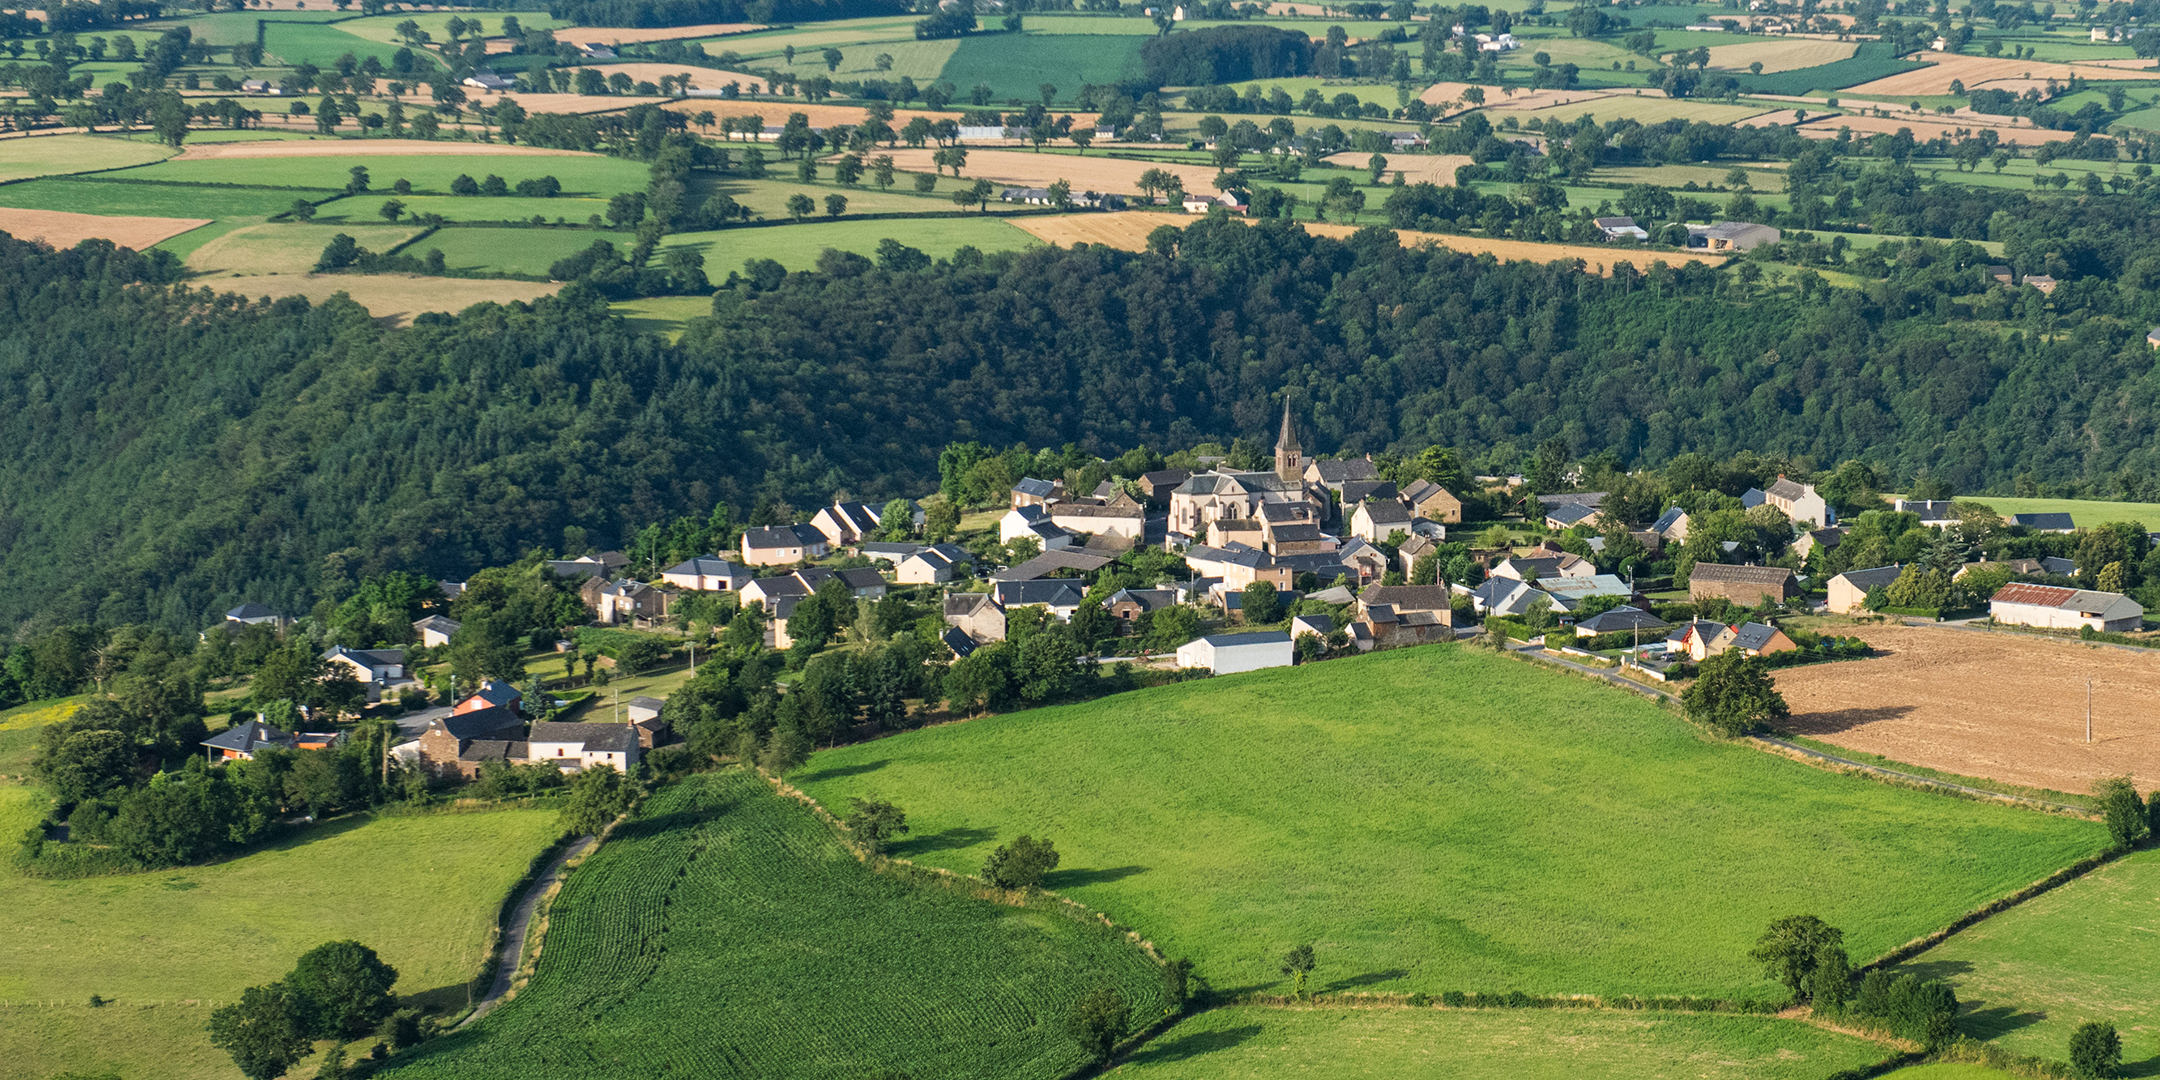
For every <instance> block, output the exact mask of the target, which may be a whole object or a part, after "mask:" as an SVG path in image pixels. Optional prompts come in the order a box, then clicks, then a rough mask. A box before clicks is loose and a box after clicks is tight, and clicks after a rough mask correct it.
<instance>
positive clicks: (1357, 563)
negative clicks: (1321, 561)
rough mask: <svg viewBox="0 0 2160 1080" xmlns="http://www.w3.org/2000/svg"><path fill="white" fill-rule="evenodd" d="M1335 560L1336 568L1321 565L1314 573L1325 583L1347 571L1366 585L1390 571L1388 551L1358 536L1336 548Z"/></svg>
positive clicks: (1278, 560) (1357, 581) (1358, 582)
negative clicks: (1331, 568)
mask: <svg viewBox="0 0 2160 1080" xmlns="http://www.w3.org/2000/svg"><path fill="white" fill-rule="evenodd" d="M1275 561H1276V562H1277V563H1281V562H1284V561H1285V560H1283V559H1281V558H1278V559H1276V560H1275ZM1334 561H1335V564H1336V569H1334V570H1328V569H1327V568H1325V567H1320V568H1316V569H1315V570H1314V571H1313V574H1314V575H1315V576H1317V577H1318V578H1319V579H1320V580H1321V581H1322V582H1323V583H1325V582H1330V581H1334V580H1335V579H1337V578H1339V577H1341V576H1343V574H1344V573H1345V572H1347V573H1348V574H1349V575H1350V579H1351V580H1352V581H1354V582H1356V583H1357V584H1359V585H1366V584H1370V583H1372V582H1375V581H1378V580H1380V579H1381V578H1382V577H1385V576H1386V575H1387V572H1388V562H1387V553H1386V552H1384V551H1381V550H1380V549H1379V548H1376V547H1374V546H1372V545H1371V544H1368V543H1366V542H1365V541H1363V540H1360V539H1358V538H1356V537H1351V538H1350V541H1349V542H1348V543H1346V544H1344V545H1343V546H1341V547H1339V548H1336V549H1335V552H1334ZM1292 573H1293V574H1295V573H1296V571H1294V570H1293V571H1292Z"/></svg>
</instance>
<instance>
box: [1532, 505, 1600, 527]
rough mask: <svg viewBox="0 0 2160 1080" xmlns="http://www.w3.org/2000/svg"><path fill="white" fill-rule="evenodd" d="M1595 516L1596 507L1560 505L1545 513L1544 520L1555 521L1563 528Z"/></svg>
mask: <svg viewBox="0 0 2160 1080" xmlns="http://www.w3.org/2000/svg"><path fill="white" fill-rule="evenodd" d="M1596 515H1597V508H1596V507H1594V506H1584V505H1583V504H1581V503H1561V504H1560V505H1558V506H1555V507H1552V508H1550V509H1548V510H1546V511H1545V518H1546V520H1548V521H1557V522H1559V523H1560V525H1561V527H1563V528H1565V527H1567V526H1570V525H1575V524H1578V523H1580V522H1582V521H1583V520H1584V519H1586V518H1590V517H1595V516H1596Z"/></svg>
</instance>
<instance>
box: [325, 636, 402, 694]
mask: <svg viewBox="0 0 2160 1080" xmlns="http://www.w3.org/2000/svg"><path fill="white" fill-rule="evenodd" d="M322 658H323V659H324V660H326V661H328V662H329V663H330V665H331V666H332V667H333V668H336V667H343V668H345V669H346V670H347V671H349V672H351V673H352V677H353V679H354V680H355V681H357V682H359V683H360V684H361V685H363V686H365V687H367V699H368V702H369V704H373V703H375V702H378V701H381V700H382V693H383V691H384V690H386V689H388V688H389V687H390V686H391V685H392V684H393V683H401V682H404V681H405V650H403V649H348V648H346V647H345V646H343V645H333V646H331V647H330V648H328V649H325V650H323V654H322Z"/></svg>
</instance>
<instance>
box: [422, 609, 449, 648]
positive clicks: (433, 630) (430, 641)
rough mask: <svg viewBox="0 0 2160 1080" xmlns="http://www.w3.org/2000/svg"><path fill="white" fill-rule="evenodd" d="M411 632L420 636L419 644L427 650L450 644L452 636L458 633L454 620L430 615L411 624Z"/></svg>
mask: <svg viewBox="0 0 2160 1080" xmlns="http://www.w3.org/2000/svg"><path fill="white" fill-rule="evenodd" d="M412 628H413V632H415V633H417V634H419V635H420V644H421V645H422V646H423V647H425V648H429V649H433V648H438V647H440V646H443V645H448V644H450V638H451V636H452V635H454V634H456V633H457V632H458V621H457V620H456V619H448V618H444V617H443V616H441V615H430V616H428V617H427V618H425V619H421V620H420V621H418V622H415V623H413V624H412Z"/></svg>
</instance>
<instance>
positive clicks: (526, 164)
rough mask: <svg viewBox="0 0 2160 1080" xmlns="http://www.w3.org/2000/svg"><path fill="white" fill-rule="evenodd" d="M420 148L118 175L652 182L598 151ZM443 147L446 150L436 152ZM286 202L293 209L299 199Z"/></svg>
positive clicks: (386, 182) (318, 146)
mask: <svg viewBox="0 0 2160 1080" xmlns="http://www.w3.org/2000/svg"><path fill="white" fill-rule="evenodd" d="M419 145H420V146H422V147H429V148H430V149H427V150H419V151H415V150H413V149H412V148H410V147H400V148H396V149H394V150H391V151H390V152H382V151H381V150H379V149H376V148H370V147H369V146H368V144H367V143H366V142H350V143H321V142H279V143H234V144H227V145H222V146H211V147H202V148H199V149H200V150H202V151H209V152H208V153H197V152H196V151H190V152H189V154H188V155H185V156H182V157H179V158H175V159H173V160H171V161H164V162H159V163H158V164H155V165H150V166H146V167H142V168H135V169H128V170H125V171H124V172H122V173H118V174H115V175H117V176H120V177H122V178H125V179H131V180H158V181H166V182H171V183H196V184H246V185H250V186H257V187H278V188H290V189H309V190H315V191H336V190H342V189H343V188H344V187H345V185H346V182H347V181H348V180H349V179H350V178H351V173H352V170H353V168H354V167H355V166H358V167H361V168H365V169H366V170H367V171H368V177H369V185H370V187H371V188H372V189H373V190H376V191H379V192H384V193H387V192H388V191H389V190H390V186H391V185H392V184H393V183H395V182H396V181H397V180H399V179H404V180H410V181H411V182H412V185H413V188H414V189H415V190H416V191H419V192H421V193H423V194H443V195H447V194H449V192H450V182H451V181H452V180H453V179H455V178H456V177H457V176H459V175H460V174H463V175H468V176H471V177H472V178H473V179H475V180H479V179H483V178H485V177H486V176H487V175H488V174H489V173H493V174H495V175H498V176H501V177H502V178H503V179H505V180H507V181H509V182H510V183H511V184H513V185H514V184H516V183H517V182H518V181H520V180H528V179H537V178H539V177H542V176H552V177H554V178H556V179H557V180H560V181H562V185H563V194H565V195H570V196H583V197H591V196H600V197H603V198H604V197H606V196H609V195H613V194H615V193H617V192H622V191H642V190H644V188H645V184H646V182H647V179H648V175H647V171H646V168H645V166H644V165H643V164H642V163H640V162H636V161H629V160H626V159H623V158H610V157H602V156H600V155H598V154H572V153H563V152H537V153H499V152H497V153H489V152H485V151H480V150H478V148H477V145H476V144H471V143H439V144H430V143H421V144H419ZM436 146H440V147H441V150H440V151H437V150H434V149H432V148H433V147H436ZM501 149H503V150H516V149H522V148H518V147H501ZM371 150H375V152H370V151H371ZM224 151H234V152H232V153H225V152H224ZM239 151H248V152H245V153H242V152H239ZM279 151H291V152H290V153H281V152H279ZM286 201H287V203H288V204H290V202H291V199H290V198H288V199H287V200H286Z"/></svg>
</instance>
